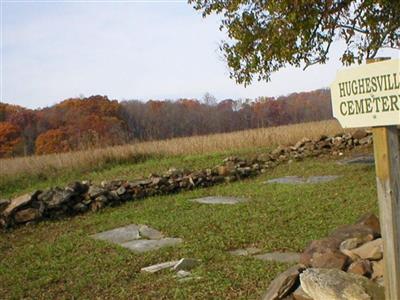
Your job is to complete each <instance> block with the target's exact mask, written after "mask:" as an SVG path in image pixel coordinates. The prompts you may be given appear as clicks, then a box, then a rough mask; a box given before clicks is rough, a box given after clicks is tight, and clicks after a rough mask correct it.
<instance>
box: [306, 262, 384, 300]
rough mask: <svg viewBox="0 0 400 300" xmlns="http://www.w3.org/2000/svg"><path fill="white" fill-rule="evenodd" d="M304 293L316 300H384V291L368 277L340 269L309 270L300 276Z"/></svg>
mask: <svg viewBox="0 0 400 300" xmlns="http://www.w3.org/2000/svg"><path fill="white" fill-rule="evenodd" d="M300 282H301V286H302V288H303V289H304V291H305V292H306V293H307V294H308V295H309V296H310V297H311V298H312V299H314V300H327V299H329V300H345V299H351V300H384V298H385V297H384V289H383V288H382V287H381V286H379V285H378V284H376V283H374V282H372V281H371V280H369V279H368V278H366V277H363V276H360V275H356V274H352V273H346V272H344V271H341V270H338V269H307V270H305V271H304V272H303V273H302V274H300Z"/></svg>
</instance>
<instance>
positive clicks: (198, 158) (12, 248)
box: [0, 121, 377, 299]
mask: <svg viewBox="0 0 400 300" xmlns="http://www.w3.org/2000/svg"><path fill="white" fill-rule="evenodd" d="M341 131H342V129H341V128H340V126H339V125H338V124H337V123H336V122H334V121H332V122H331V121H329V122H319V123H312V124H299V125H293V126H290V127H289V126H288V127H280V128H269V129H260V130H253V131H246V132H237V133H230V134H221V135H213V136H208V137H192V138H185V139H176V140H169V141H160V142H151V143H143V144H138V145H136V146H134V145H132V146H121V147H117V148H110V149H103V150H100V149H99V150H94V151H92V152H89V151H88V152H78V153H67V154H59V155H54V156H39V157H30V158H16V159H14V160H8V161H2V164H3V165H4V164H9V165H7V167H9V168H11V166H12V163H11V162H12V161H14V162H17V163H19V164H20V165H19V166H15V169H14V170H4V169H3V168H2V170H1V172H2V178H7V177H8V178H7V179H3V180H4V183H2V185H1V186H0V187H1V189H2V190H1V193H2V197H3V196H4V197H12V196H13V195H17V194H22V193H24V192H28V191H32V190H34V189H38V188H47V187H49V186H54V185H65V184H66V183H68V182H69V181H71V180H82V179H90V180H93V181H98V182H100V181H102V180H111V179H117V178H126V179H129V178H140V177H144V176H147V175H148V174H149V173H152V172H153V173H157V172H160V173H161V172H163V171H166V170H167V169H168V168H170V167H176V168H187V169H192V170H194V169H200V168H207V167H212V166H215V165H217V164H219V163H220V162H221V161H222V160H223V159H224V158H225V157H226V156H227V155H238V156H242V157H252V156H256V155H258V154H262V153H265V152H266V151H268V149H271V148H273V147H275V146H276V145H278V144H291V143H294V142H296V141H297V140H299V139H301V138H302V137H304V136H306V137H311V138H313V137H318V136H319V135H321V134H335V133H338V132H341ZM178 142H179V143H178ZM195 142H196V143H195ZM138 146H139V149H140V150H139V149H138ZM140 147H141V148H140ZM146 147H147V148H146ZM103 151H104V152H103ZM107 151H109V152H107ZM367 151H371V149H367ZM106 153H108V154H106ZM123 153H125V154H123ZM96 155H98V156H97V159H98V160H97V161H96V159H95V158H96ZM107 155H108V156H107ZM107 157H108V158H107ZM46 159H47V160H46ZM29 161H31V164H34V163H37V164H38V165H37V166H41V168H42V173H40V172H36V171H35V170H36V168H35V167H34V166H33V165H30V163H29ZM57 161H58V163H56V162H57ZM41 164H42V165H41ZM24 168H25V171H22V170H24ZM17 170H19V171H17ZM30 170H31V171H30ZM24 172H26V173H24ZM52 172H53V173H52ZM52 174H54V175H52ZM293 175H299V176H309V175H340V176H341V177H340V178H339V179H337V180H335V181H333V182H329V183H323V184H317V185H312V184H306V185H301V186H292V185H282V184H265V181H266V180H268V179H271V178H276V177H282V176H293ZM211 195H221V196H239V197H245V198H248V199H249V201H248V202H243V203H240V204H236V205H216V206H213V205H211V206H210V205H205V204H199V203H193V202H191V201H189V200H190V199H193V198H197V197H202V196H211ZM371 211H372V212H375V213H376V212H377V203H376V190H375V173H374V168H373V167H372V166H365V165H338V164H337V163H336V161H335V159H333V158H327V157H325V158H308V159H305V160H304V161H299V162H293V163H290V164H282V165H279V166H278V167H276V168H274V169H271V170H269V171H268V172H266V173H265V174H262V175H260V176H258V177H256V178H252V179H247V180H242V181H238V182H234V183H226V184H222V185H218V186H214V187H210V188H202V189H196V190H193V191H187V192H182V193H179V194H175V195H169V196H155V197H150V198H146V199H143V200H140V201H133V202H127V203H125V204H124V205H121V206H119V207H109V208H106V209H104V210H102V211H100V212H96V213H94V212H90V213H87V214H84V215H80V216H77V217H74V218H67V219H62V220H57V221H44V222H41V223H39V224H36V225H28V226H21V227H19V228H16V229H13V230H11V231H8V232H2V233H0V253H1V259H0V298H1V299H21V298H25V299H75V298H78V299H210V298H212V299H244V298H245V299H259V298H260V297H261V295H262V294H263V292H264V291H265V290H266V288H267V286H268V285H269V283H270V282H271V280H272V279H273V278H274V277H275V276H276V275H277V274H279V272H281V271H283V270H284V269H286V268H287V267H288V265H287V264H283V263H276V262H265V261H260V260H257V259H255V258H252V257H237V256H232V255H231V254H229V253H228V251H230V250H233V249H237V248H246V247H257V248H260V249H262V250H263V251H265V252H267V251H296V252H300V251H302V249H304V247H305V246H306V245H307V244H308V243H309V242H310V240H312V239H317V238H322V237H324V236H326V235H327V234H328V232H329V231H331V230H333V229H334V228H336V227H337V226H339V225H341V224H347V223H352V222H354V221H355V220H356V219H357V218H358V217H359V216H360V215H362V214H364V213H366V212H371ZM128 224H147V225H149V226H151V227H153V228H156V229H158V230H161V231H162V232H163V233H165V234H166V235H167V236H170V237H180V238H182V239H183V240H184V242H183V243H182V244H181V245H179V246H177V247H171V248H164V249H161V250H157V251H151V252H148V253H145V254H136V253H133V252H131V251H129V250H127V249H125V248H122V247H120V246H117V245H113V244H109V243H107V242H103V241H96V240H93V239H92V238H91V237H90V235H92V234H94V233H97V232H101V231H104V230H108V229H113V228H116V227H119V226H124V225H128ZM182 257H189V258H197V259H201V261H202V262H201V264H200V266H198V267H197V268H195V269H194V270H193V274H194V275H195V276H197V277H200V279H193V280H191V281H186V282H179V281H177V279H176V278H174V273H173V272H170V271H168V270H166V271H162V272H160V273H157V274H143V273H141V272H140V269H141V268H142V267H146V266H148V265H152V264H157V263H161V262H165V261H169V260H175V259H180V258H182Z"/></svg>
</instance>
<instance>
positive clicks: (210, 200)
mask: <svg viewBox="0 0 400 300" xmlns="http://www.w3.org/2000/svg"><path fill="white" fill-rule="evenodd" d="M190 201H193V202H198V203H204V204H237V203H240V202H245V201H247V199H244V198H236V197H225V196H210V197H204V198H197V199H192V200H190Z"/></svg>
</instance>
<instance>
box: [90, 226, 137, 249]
mask: <svg viewBox="0 0 400 300" xmlns="http://www.w3.org/2000/svg"><path fill="white" fill-rule="evenodd" d="M92 237H93V238H95V239H97V240H103V241H108V242H111V243H116V244H122V243H126V242H128V241H132V240H137V239H140V233H139V227H138V226H137V225H134V224H132V225H128V226H125V227H120V228H116V229H112V230H108V231H104V232H100V233H97V234H95V235H93V236H92Z"/></svg>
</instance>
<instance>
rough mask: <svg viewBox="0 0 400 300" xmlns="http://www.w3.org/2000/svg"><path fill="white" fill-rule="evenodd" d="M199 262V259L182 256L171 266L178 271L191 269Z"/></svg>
mask: <svg viewBox="0 0 400 300" xmlns="http://www.w3.org/2000/svg"><path fill="white" fill-rule="evenodd" d="M199 264H200V260H198V259H192V258H182V259H181V260H180V261H178V262H177V263H176V265H175V266H174V267H173V269H174V270H176V271H179V270H185V271H188V270H191V269H193V268H195V267H196V266H198V265H199Z"/></svg>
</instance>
